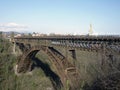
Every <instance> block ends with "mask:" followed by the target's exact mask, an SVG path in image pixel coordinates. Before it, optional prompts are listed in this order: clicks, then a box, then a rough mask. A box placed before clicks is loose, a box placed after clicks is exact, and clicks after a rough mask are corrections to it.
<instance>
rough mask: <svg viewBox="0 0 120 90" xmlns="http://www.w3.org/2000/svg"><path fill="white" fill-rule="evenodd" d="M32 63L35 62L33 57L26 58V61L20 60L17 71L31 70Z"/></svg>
mask: <svg viewBox="0 0 120 90" xmlns="http://www.w3.org/2000/svg"><path fill="white" fill-rule="evenodd" d="M32 64H33V62H32V60H31V59H26V60H24V62H23V61H20V62H19V63H18V67H17V72H18V73H22V72H23V73H25V72H27V71H31V67H32Z"/></svg>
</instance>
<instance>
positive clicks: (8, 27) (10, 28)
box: [0, 22, 28, 32]
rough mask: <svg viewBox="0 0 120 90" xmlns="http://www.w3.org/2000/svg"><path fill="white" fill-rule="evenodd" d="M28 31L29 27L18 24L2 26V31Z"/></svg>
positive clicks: (0, 28) (0, 25)
mask: <svg viewBox="0 0 120 90" xmlns="http://www.w3.org/2000/svg"><path fill="white" fill-rule="evenodd" d="M26 30H28V26H26V25H22V24H17V23H13V22H10V23H3V24H0V31H17V32H21V31H26Z"/></svg>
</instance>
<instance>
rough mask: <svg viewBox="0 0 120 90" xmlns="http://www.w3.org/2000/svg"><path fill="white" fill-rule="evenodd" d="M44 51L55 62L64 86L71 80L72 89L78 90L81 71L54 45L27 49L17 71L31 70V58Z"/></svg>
mask: <svg viewBox="0 0 120 90" xmlns="http://www.w3.org/2000/svg"><path fill="white" fill-rule="evenodd" d="M40 50H42V51H44V52H45V53H46V54H47V55H48V56H49V58H50V59H49V60H50V61H51V62H52V63H53V64H54V66H55V69H56V71H57V74H58V76H59V77H60V80H61V82H62V84H63V86H64V87H66V84H67V82H68V80H69V87H71V90H77V89H78V87H79V86H80V85H79V73H78V71H77V69H76V67H75V66H74V65H72V64H71V63H70V62H68V61H67V59H66V58H65V57H64V56H63V55H62V54H61V53H60V52H58V51H57V50H56V49H54V48H53V47H47V46H42V45H41V46H33V47H31V48H30V49H29V50H27V51H25V52H24V53H23V55H22V56H21V57H20V59H19V60H18V63H17V64H18V67H17V72H18V73H20V72H26V71H28V70H30V68H31V65H32V62H31V59H32V58H33V57H35V55H36V54H37V53H38V52H39V51H40Z"/></svg>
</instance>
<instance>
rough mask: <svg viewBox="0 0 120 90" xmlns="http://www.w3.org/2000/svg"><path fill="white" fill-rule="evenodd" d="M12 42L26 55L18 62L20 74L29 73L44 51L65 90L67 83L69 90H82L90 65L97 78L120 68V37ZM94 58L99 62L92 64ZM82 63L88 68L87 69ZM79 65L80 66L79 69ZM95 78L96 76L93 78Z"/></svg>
mask: <svg viewBox="0 0 120 90" xmlns="http://www.w3.org/2000/svg"><path fill="white" fill-rule="evenodd" d="M13 42H14V44H16V45H18V46H19V48H20V49H21V50H22V52H23V54H22V56H21V57H20V58H19V60H18V62H17V65H18V67H17V72H18V73H22V72H27V71H28V70H30V68H31V65H32V61H31V59H32V58H33V57H35V55H36V54H37V53H38V52H39V51H41V50H42V51H44V52H45V53H46V54H47V55H48V56H49V58H50V59H49V60H50V62H52V63H53V65H54V68H55V69H56V71H57V74H58V76H59V77H60V79H61V82H62V84H63V86H64V87H66V82H67V81H69V87H70V90H79V88H80V84H81V75H82V73H83V72H84V73H83V74H88V72H89V71H90V70H89V69H90V67H89V66H90V65H91V62H92V63H94V62H96V63H94V64H92V66H91V67H94V66H96V67H94V70H95V71H96V72H97V74H98V76H99V74H100V73H101V72H100V73H99V71H100V70H103V71H104V70H105V69H106V66H109V67H110V70H111V67H112V68H115V69H117V70H120V68H119V67H118V66H119V65H120V62H119V59H120V57H119V56H120V36H102V35H101V36H89V35H86V36H41V37H16V38H14V41H13ZM79 51H80V52H81V53H84V52H90V53H94V54H90V55H87V54H88V53H86V54H85V55H84V54H81V53H79ZM81 55H82V56H83V57H86V58H87V61H86V62H84V61H85V60H84V58H83V59H82V56H81ZM96 55H97V56H96ZM91 57H96V58H95V59H94V60H93V58H91ZM90 58H91V59H90ZM89 59H90V60H91V61H90V60H89ZM82 61H83V62H84V63H88V64H89V65H88V64H86V65H84V64H83V63H82ZM78 62H80V63H79V65H78ZM114 65H115V66H114ZM81 67H84V71H83V72H82V71H81V70H80V69H82V68H81ZM91 71H92V70H91ZM91 71H90V72H91ZM86 72H87V73H86ZM105 72H106V71H105ZM94 74H96V73H92V74H91V75H94Z"/></svg>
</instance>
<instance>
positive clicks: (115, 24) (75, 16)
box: [0, 0, 120, 34]
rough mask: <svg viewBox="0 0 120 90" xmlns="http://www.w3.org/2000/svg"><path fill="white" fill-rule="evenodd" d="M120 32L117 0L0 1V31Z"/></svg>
mask: <svg viewBox="0 0 120 90" xmlns="http://www.w3.org/2000/svg"><path fill="white" fill-rule="evenodd" d="M90 24H92V26H93V30H94V32H95V33H99V34H120V0H0V31H12V30H13V31H28V32H40V33H62V34H68V33H70V34H83V33H88V30H89V25H90Z"/></svg>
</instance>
